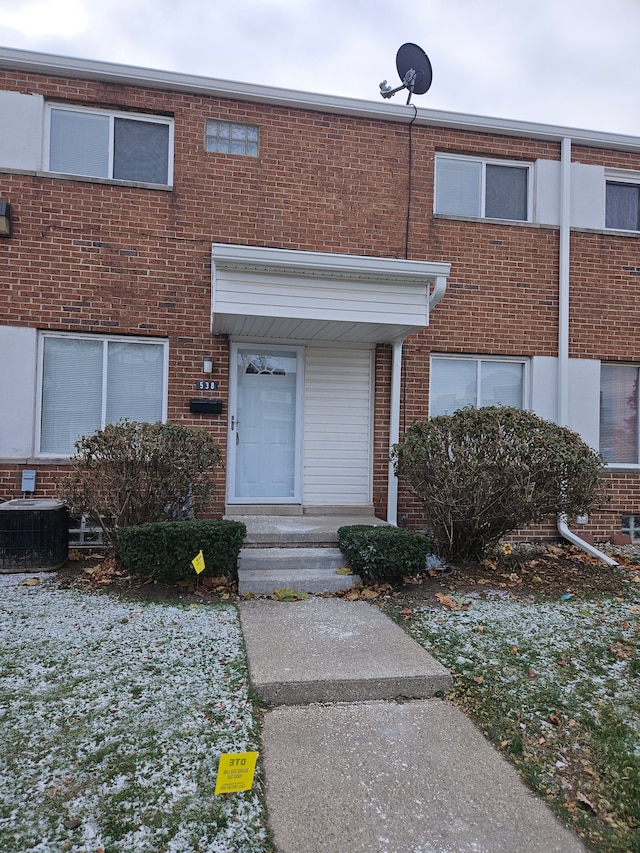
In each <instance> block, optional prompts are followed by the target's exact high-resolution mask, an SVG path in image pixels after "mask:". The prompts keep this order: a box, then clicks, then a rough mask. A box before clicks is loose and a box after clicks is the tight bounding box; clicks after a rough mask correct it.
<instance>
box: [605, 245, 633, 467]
mask: <svg viewBox="0 0 640 853" xmlns="http://www.w3.org/2000/svg"><path fill="white" fill-rule="evenodd" d="M629 233H635V232H629ZM603 367H632V368H633V369H634V370H635V371H636V376H637V379H638V383H639V389H638V403H639V404H640V363H638V362H632V361H616V362H612V361H601V362H600V369H601V373H600V388H599V391H600V397H601V398H602V368H603ZM598 415H599V419H600V427H599V428H600V436H601V437H602V431H601V430H602V412H601V411H600V412H599V413H598ZM635 438H636V459H637V461H636V462H614V461H608V460H605V467H607V468H617V469H620V470H627V471H638V469H640V416H639V417H638V427H637V431H636V437H635ZM601 446H602V445H600V446H599V447H598V450H599V451H600V448H601Z"/></svg>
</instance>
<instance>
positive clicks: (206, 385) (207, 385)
mask: <svg viewBox="0 0 640 853" xmlns="http://www.w3.org/2000/svg"><path fill="white" fill-rule="evenodd" d="M196 390H198V391H217V390H218V380H217V379H198V381H197V382H196Z"/></svg>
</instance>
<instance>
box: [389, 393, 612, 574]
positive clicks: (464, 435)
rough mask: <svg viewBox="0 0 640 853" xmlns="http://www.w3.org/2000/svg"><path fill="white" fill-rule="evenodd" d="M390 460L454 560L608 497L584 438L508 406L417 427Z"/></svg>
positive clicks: (594, 456) (584, 510) (474, 554)
mask: <svg viewBox="0 0 640 853" xmlns="http://www.w3.org/2000/svg"><path fill="white" fill-rule="evenodd" d="M391 458H392V460H393V462H394V465H395V470H396V474H398V475H399V476H401V477H404V478H405V479H406V481H407V482H408V483H409V485H410V487H411V488H412V490H413V491H414V492H415V494H416V495H417V497H418V498H419V500H420V501H421V503H422V505H423V507H424V510H425V513H426V516H427V519H428V522H429V526H430V527H432V528H433V530H434V533H435V538H436V541H437V543H438V549H439V551H440V553H441V554H442V556H443V557H446V558H448V559H464V558H475V559H479V558H481V557H482V555H483V554H484V553H485V551H486V550H487V549H488V548H490V547H491V546H493V545H495V543H496V542H497V541H498V540H499V539H500V538H501V537H502V536H504V535H505V534H506V533H508V532H509V531H511V530H516V529H519V528H522V527H526V526H527V525H529V524H534V523H537V522H540V521H543V520H544V519H546V518H548V517H549V516H552V515H554V516H555V515H556V514H558V513H566V515H568V516H570V515H579V514H582V513H587V512H589V511H590V510H592V509H594V508H595V507H597V506H599V505H601V503H602V502H603V500H604V497H605V496H604V479H603V474H602V470H603V463H602V459H601V458H600V456H598V454H597V453H595V452H594V451H593V450H591V448H590V447H589V446H588V445H587V444H585V443H584V441H582V439H581V438H580V436H579V435H577V433H575V432H572V430H570V429H567V428H566V427H560V426H558V425H557V424H554V423H551V422H550V421H545V420H543V419H542V418H539V417H538V416H537V415H534V414H533V413H532V412H527V411H524V410H522V409H514V408H510V407H507V406H487V407H485V408H480V409H473V408H465V409H461V410H459V411H457V412H456V413H455V414H453V415H441V416H439V417H435V418H432V419H431V420H429V421H416V422H415V423H414V424H413V425H412V426H411V427H410V428H409V430H408V431H407V432H406V434H405V435H404V436H403V438H402V439H401V441H400V442H399V443H398V444H396V445H395V447H394V448H393V451H392V454H391Z"/></svg>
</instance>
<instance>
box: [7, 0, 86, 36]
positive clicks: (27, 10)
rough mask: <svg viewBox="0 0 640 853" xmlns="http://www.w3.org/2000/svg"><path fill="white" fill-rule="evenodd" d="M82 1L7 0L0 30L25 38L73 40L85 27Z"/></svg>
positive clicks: (83, 3)
mask: <svg viewBox="0 0 640 853" xmlns="http://www.w3.org/2000/svg"><path fill="white" fill-rule="evenodd" d="M85 7H86V3H85V2H84V0H64V2H51V0H23V2H22V3H20V4H16V3H13V2H11V0H7V2H3V3H2V4H1V5H0V9H2V29H3V30H4V29H8V30H16V31H17V32H18V33H20V34H21V35H23V36H28V37H29V38H34V39H38V38H42V37H44V36H63V37H65V38H73V37H76V36H79V35H81V34H82V33H83V32H84V31H85V29H86V28H87V25H88V22H89V12H88V9H87V8H85Z"/></svg>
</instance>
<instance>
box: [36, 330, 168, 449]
mask: <svg viewBox="0 0 640 853" xmlns="http://www.w3.org/2000/svg"><path fill="white" fill-rule="evenodd" d="M46 338H69V339H72V340H90V341H102V345H103V364H104V365H105V367H106V362H107V344H108V343H110V342H113V343H127V344H153V345H155V346H161V347H162V348H163V366H162V422H163V423H165V422H166V420H167V412H168V396H169V341H168V340H167V339H166V338H147V337H135V336H131V337H130V336H128V335H91V334H82V333H75V332H40V333H39V335H38V373H37V381H36V426H35V433H36V434H35V456H37V457H40V458H42V459H68V458H69V457H70V456H72V455H73V453H69V454H65V453H61V452H47V451H41V450H40V443H41V435H42V433H41V430H42V392H43V373H44V341H45V339H46ZM106 376H107V372H106V369H105V370H104V371H103V380H102V411H101V417H100V422H101V426H100V428H101V429H104V427H105V426H106V410H107V381H106Z"/></svg>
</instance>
